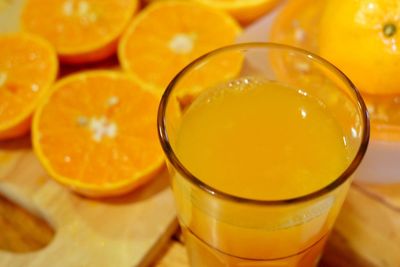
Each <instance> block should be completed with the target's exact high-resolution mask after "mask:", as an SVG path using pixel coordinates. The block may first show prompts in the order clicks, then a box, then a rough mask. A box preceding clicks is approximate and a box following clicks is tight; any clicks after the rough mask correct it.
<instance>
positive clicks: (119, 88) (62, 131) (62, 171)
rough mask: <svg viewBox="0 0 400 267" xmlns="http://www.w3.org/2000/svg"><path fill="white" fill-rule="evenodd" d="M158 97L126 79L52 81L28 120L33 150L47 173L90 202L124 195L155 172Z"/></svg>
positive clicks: (107, 75) (103, 76)
mask: <svg viewBox="0 0 400 267" xmlns="http://www.w3.org/2000/svg"><path fill="white" fill-rule="evenodd" d="M157 107H158V97H156V96H155V95H154V94H152V93H150V92H149V91H147V90H145V89H143V88H142V87H140V86H139V85H138V84H137V82H136V81H135V80H133V78H131V77H130V76H128V75H126V74H123V73H118V72H113V71H90V72H82V73H78V74H75V75H71V76H69V77H66V78H64V79H62V80H60V81H59V82H57V83H56V84H55V85H54V87H53V89H52V93H51V95H50V96H49V97H48V98H47V99H46V100H45V101H43V103H42V104H41V105H40V107H39V108H38V110H37V112H36V113H35V116H34V121H33V145H34V149H35V152H36V154H37V155H38V157H39V159H40V161H41V162H42V164H43V166H44V167H45V168H46V170H47V171H48V172H49V174H50V175H51V176H52V177H53V178H54V179H55V180H57V181H59V182H60V183H62V184H64V185H66V186H68V187H70V188H71V189H73V190H75V191H77V192H79V193H81V194H84V195H87V196H94V197H101V196H112V195H118V194H122V193H125V192H127V191H129V190H131V189H133V188H136V187H137V186H139V185H141V184H143V183H145V182H146V181H148V180H149V179H150V178H151V177H152V176H153V174H154V173H155V172H156V171H157V170H159V169H160V166H161V165H162V163H163V155H162V152H161V148H160V147H159V144H158V139H157V131H156V115H157Z"/></svg>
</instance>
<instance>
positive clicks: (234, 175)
mask: <svg viewBox="0 0 400 267" xmlns="http://www.w3.org/2000/svg"><path fill="white" fill-rule="evenodd" d="M176 153H177V156H178V158H179V160H180V161H181V162H182V164H183V165H184V166H185V167H186V168H187V169H188V170H189V171H190V172H191V173H192V174H194V175H195V176H196V177H198V178H199V179H200V180H202V181H203V182H205V183H206V184H208V185H210V186H212V187H214V188H216V189H218V190H220V191H223V192H225V193H229V194H232V195H235V196H240V197H245V198H250V199H259V200H279V199H289V198H294V197H298V196H302V195H306V194H308V193H311V192H314V191H316V190H318V189H321V188H322V187H324V186H326V185H328V184H329V183H331V182H332V181H333V180H335V179H336V178H337V177H338V176H339V175H340V174H341V173H342V172H343V170H345V168H346V166H347V165H348V163H349V160H350V159H349V156H348V154H349V153H348V149H347V147H346V140H345V137H344V134H343V132H342V130H341V128H340V126H339V125H338V123H337V122H336V121H335V118H334V117H333V115H332V114H331V113H330V112H328V110H327V109H326V108H325V107H324V105H323V103H321V102H320V101H318V100H317V99H315V98H313V97H312V96H309V95H308V94H307V93H306V92H304V91H302V90H301V89H294V88H289V87H286V86H284V85H281V84H279V83H276V82H271V81H263V80H257V79H254V78H249V79H242V80H240V81H233V82H231V83H230V84H227V85H225V86H221V87H218V88H213V89H210V90H208V91H207V92H205V93H204V94H203V95H201V96H200V97H198V98H197V99H196V100H195V101H194V102H193V103H192V105H191V106H190V107H189V108H188V110H187V111H186V113H185V114H184V118H183V120H182V123H181V126H180V131H179V133H178V136H177V143H176Z"/></svg>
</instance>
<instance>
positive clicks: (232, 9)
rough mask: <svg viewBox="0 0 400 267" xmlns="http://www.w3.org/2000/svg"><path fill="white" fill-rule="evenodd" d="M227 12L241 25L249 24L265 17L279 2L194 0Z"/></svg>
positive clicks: (277, 0) (268, 0) (270, 0)
mask: <svg viewBox="0 0 400 267" xmlns="http://www.w3.org/2000/svg"><path fill="white" fill-rule="evenodd" d="M195 1H197V2H199V3H203V4H206V5H209V6H211V7H214V8H218V9H221V10H224V11H227V12H228V13H230V14H231V15H232V16H234V17H235V18H236V19H237V20H238V21H240V22H241V23H243V24H249V23H251V22H253V21H254V20H256V19H258V18H259V17H261V16H262V15H265V14H266V13H267V12H269V11H270V10H271V9H272V8H274V7H275V6H276V5H277V4H278V3H279V2H280V0H195Z"/></svg>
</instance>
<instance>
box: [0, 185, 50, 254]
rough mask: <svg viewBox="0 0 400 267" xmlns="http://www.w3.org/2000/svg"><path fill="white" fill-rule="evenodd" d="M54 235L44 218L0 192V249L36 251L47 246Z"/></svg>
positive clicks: (20, 251)
mask: <svg viewBox="0 0 400 267" xmlns="http://www.w3.org/2000/svg"><path fill="white" fill-rule="evenodd" d="M54 235H55V231H54V228H53V227H52V226H51V225H50V224H49V223H48V222H47V221H46V220H45V219H44V218H42V217H41V216H39V215H37V214H35V213H34V212H32V211H30V210H28V209H26V208H24V207H21V206H20V205H18V204H16V203H15V202H14V201H12V200H10V199H9V198H7V197H5V196H4V195H3V194H1V193H0V251H1V250H5V251H10V252H14V253H27V252H32V251H37V250H40V249H43V248H45V247H46V246H48V245H49V244H50V243H51V241H52V240H53V238H54Z"/></svg>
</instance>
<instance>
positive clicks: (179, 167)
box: [157, 42, 370, 205]
mask: <svg viewBox="0 0 400 267" xmlns="http://www.w3.org/2000/svg"><path fill="white" fill-rule="evenodd" d="M254 48H264V49H281V50H287V51H294V52H297V53H300V54H303V55H304V56H306V57H308V58H310V59H312V60H314V61H317V62H318V63H320V64H322V65H324V66H327V67H328V68H329V69H330V70H331V71H332V72H333V73H334V74H335V75H337V77H339V78H341V80H342V81H343V82H344V83H345V84H346V85H347V87H348V88H349V89H350V90H351V91H352V92H353V93H354V96H355V99H356V100H357V106H358V108H359V109H360V110H361V112H362V114H361V115H362V124H363V126H364V128H363V131H362V133H361V134H362V136H361V143H360V146H359V148H358V151H357V153H356V155H355V157H354V158H353V160H352V161H351V162H350V164H349V165H348V166H347V168H346V169H345V170H344V171H343V172H342V173H341V175H339V176H338V177H337V178H336V179H335V180H333V181H332V182H331V183H329V184H328V185H326V186H325V187H323V188H320V189H318V190H316V191H313V192H311V193H308V194H306V195H302V196H298V197H294V198H288V199H279V200H262V199H252V198H245V197H240V196H236V195H233V194H229V193H225V192H223V191H221V190H219V189H216V188H214V187H212V186H210V185H208V184H206V183H204V182H203V181H201V180H200V179H199V178H197V177H196V176H195V175H193V174H192V173H191V172H190V171H189V170H188V169H187V168H186V167H185V166H184V165H183V164H182V163H181V162H180V160H179V158H178V157H177V155H176V154H175V152H174V149H173V148H172V146H171V144H170V142H169V137H168V132H167V129H166V121H165V115H166V109H167V106H168V102H169V99H170V95H171V93H172V91H173V89H174V88H175V86H176V84H177V83H178V82H179V81H180V80H181V78H182V77H183V76H184V75H185V74H186V73H187V72H189V71H191V70H192V69H193V68H195V67H196V66H198V65H199V64H201V63H202V62H203V61H204V60H207V59H208V58H210V57H213V56H214V55H217V54H220V53H224V52H227V51H230V50H246V49H254ZM157 129H158V136H159V140H160V143H161V146H162V149H163V150H164V153H165V155H166V157H167V159H168V161H169V162H170V163H171V164H172V166H173V167H174V168H175V169H176V171H178V172H179V174H180V175H182V176H183V177H184V179H186V180H187V181H189V182H190V183H191V184H192V185H194V186H196V187H199V188H200V189H202V190H203V191H204V192H205V193H207V194H210V195H212V196H214V197H218V198H220V199H225V200H228V201H233V202H238V203H244V204H251V205H287V204H294V203H300V202H306V201H309V200H312V199H315V198H318V197H321V196H323V195H325V194H327V193H329V192H331V191H333V190H334V189H336V188H337V187H339V186H340V185H341V184H343V183H344V182H346V181H347V180H348V179H349V178H350V177H351V175H352V174H353V173H354V171H355V170H356V169H357V167H358V166H359V165H360V163H361V161H362V159H363V157H364V155H365V152H366V150H367V147H368V143H369V136H370V123H369V115H368V111H367V107H366V105H365V103H364V100H363V98H362V96H361V94H360V92H359V91H358V89H357V88H356V86H355V85H354V84H353V83H352V81H351V80H350V79H349V78H348V77H347V76H346V75H345V74H344V73H343V72H342V71H341V70H340V69H338V68H337V67H336V66H335V65H333V64H332V63H330V62H329V61H327V60H325V59H324V58H322V57H320V56H318V55H316V54H313V53H311V52H309V51H306V50H304V49H301V48H297V47H293V46H289V45H284V44H278V43H272V42H265V43H262V42H252V43H241V44H234V45H229V46H225V47H221V48H218V49H215V50H213V51H210V52H208V53H206V54H204V55H202V56H200V57H199V58H197V59H195V60H194V61H192V62H191V63H190V64H188V65H187V66H186V67H185V68H183V69H182V70H181V71H180V72H179V73H178V74H177V75H176V76H175V77H174V78H173V79H172V81H171V82H170V83H169V85H168V86H167V88H166V90H165V92H164V94H163V96H162V98H161V100H160V104H159V109H158V116H157Z"/></svg>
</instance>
